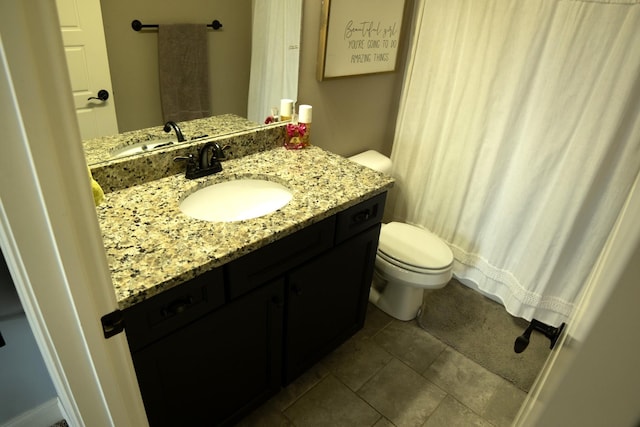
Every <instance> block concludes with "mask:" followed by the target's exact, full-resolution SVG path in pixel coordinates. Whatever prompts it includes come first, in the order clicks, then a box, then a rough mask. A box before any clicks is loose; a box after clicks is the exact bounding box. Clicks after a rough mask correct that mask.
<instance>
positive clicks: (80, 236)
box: [0, 0, 148, 427]
mask: <svg viewBox="0 0 640 427" xmlns="http://www.w3.org/2000/svg"><path fill="white" fill-rule="evenodd" d="M0 10H2V14H0V47H1V48H2V56H3V57H4V58H6V59H4V60H3V61H2V64H1V66H0V117H3V123H5V125H3V138H4V139H5V140H6V141H9V142H10V143H7V144H3V153H2V156H0V244H1V245H2V250H3V253H4V255H5V258H6V260H7V265H8V267H9V271H10V273H11V276H12V279H13V281H14V284H15V286H16V290H17V291H18V295H19V297H20V300H21V303H22V305H23V306H24V309H25V314H26V316H27V319H28V321H29V324H30V326H31V329H32V330H33V332H34V336H35V338H36V342H37V343H38V347H39V348H40V351H41V353H42V355H43V359H44V361H45V365H46V366H47V369H48V370H49V373H50V375H51V377H52V380H53V383H54V386H55V387H56V391H57V393H58V396H59V398H60V400H61V403H62V406H63V407H64V409H65V412H66V414H67V416H66V417H65V418H67V421H68V422H69V424H70V425H71V426H72V427H81V426H90V427H103V426H105V427H107V426H136V427H138V426H140V427H143V426H145V425H148V423H147V420H146V415H145V413H144V406H143V404H142V400H141V397H140V392H139V389H138V387H137V382H136V377H135V372H134V370H133V364H132V361H131V356H130V354H129V351H128V346H127V342H126V337H125V336H124V334H120V335H118V336H116V337H113V338H110V339H109V340H106V339H105V338H104V337H103V334H102V328H101V324H100V317H101V316H102V315H104V314H106V313H108V312H110V311H113V310H114V309H115V308H116V307H117V303H116V299H115V293H114V291H113V286H112V284H111V277H110V274H109V268H108V264H107V260H106V255H105V252H104V247H103V245H102V238H101V235H100V228H99V225H98V220H97V217H96V215H95V207H94V206H93V198H92V195H91V191H90V186H89V180H88V176H87V167H86V163H85V159H84V154H83V152H82V144H81V140H80V132H79V130H78V124H77V121H76V117H75V110H74V105H73V99H72V96H71V87H70V83H69V76H68V72H67V68H66V62H65V56H64V51H63V47H62V37H61V34H60V27H59V22H58V19H57V12H56V9H55V2H53V1H44V2H43V1H41V0H0ZM34 28H36V29H37V31H34Z"/></svg>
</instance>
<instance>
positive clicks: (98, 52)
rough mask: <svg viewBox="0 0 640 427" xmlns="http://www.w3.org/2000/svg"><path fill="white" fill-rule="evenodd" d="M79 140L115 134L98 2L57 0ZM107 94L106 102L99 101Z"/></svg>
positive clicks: (112, 102) (113, 107)
mask: <svg viewBox="0 0 640 427" xmlns="http://www.w3.org/2000/svg"><path fill="white" fill-rule="evenodd" d="M56 6H57V8H58V18H59V19H60V29H61V30H62V41H63V43H64V51H65V55H66V57H67V67H68V68H69V77H70V79H71V89H72V91H73V98H74V101H75V107H76V114H77V116H78V125H79V126H80V135H81V137H82V139H89V138H96V137H99V136H106V135H115V134H117V133H118V122H117V120H116V108H115V103H114V99H113V93H112V92H113V91H112V88H111V75H110V73H109V60H108V57H107V45H106V42H105V38H104V29H103V26H102V11H101V9H100V1H99V0H56ZM100 91H106V92H105V93H107V94H108V96H109V97H108V99H106V100H100V99H89V98H92V97H93V98H98V94H99V93H100Z"/></svg>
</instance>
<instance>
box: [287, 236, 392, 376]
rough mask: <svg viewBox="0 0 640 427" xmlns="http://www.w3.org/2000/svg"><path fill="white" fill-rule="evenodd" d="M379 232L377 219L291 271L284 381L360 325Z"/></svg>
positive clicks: (367, 295) (339, 342)
mask: <svg viewBox="0 0 640 427" xmlns="http://www.w3.org/2000/svg"><path fill="white" fill-rule="evenodd" d="M379 234H380V224H377V225H375V226H373V227H371V228H369V229H368V230H367V231H365V232H363V233H360V234H358V235H356V236H355V237H353V238H351V239H349V240H346V241H345V242H344V243H342V244H340V245H338V246H336V247H335V248H334V249H333V250H331V251H329V252H326V253H325V254H323V255H321V256H319V257H317V258H315V259H314V260H312V261H309V262H308V263H306V264H304V265H303V266H301V267H299V268H297V269H295V270H293V271H292V272H291V273H290V275H289V282H288V286H287V294H288V295H287V298H288V304H287V317H286V326H285V328H286V330H285V349H286V350H285V372H284V381H285V384H288V383H289V382H291V381H292V380H293V379H295V378H296V377H297V376H298V375H300V374H301V373H302V372H303V371H304V370H306V369H308V368H309V367H310V366H311V365H313V364H314V363H315V362H317V361H318V360H319V359H320V358H322V357H323V356H324V355H326V354H327V353H329V352H330V351H332V350H333V349H335V348H336V347H337V346H339V345H340V344H341V343H342V342H344V341H345V340H346V339H347V338H349V337H350V336H351V335H353V334H354V333H355V332H356V331H358V330H359V329H360V328H362V326H363V324H364V317H365V313H366V306H367V301H368V298H369V287H370V284H371V279H372V275H373V267H374V262H375V257H376V250H377V247H378V237H379Z"/></svg>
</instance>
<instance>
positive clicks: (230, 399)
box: [133, 280, 284, 427]
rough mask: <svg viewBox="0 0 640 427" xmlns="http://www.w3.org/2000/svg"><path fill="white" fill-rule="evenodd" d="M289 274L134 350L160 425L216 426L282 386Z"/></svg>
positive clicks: (152, 419) (151, 412) (153, 418)
mask: <svg viewBox="0 0 640 427" xmlns="http://www.w3.org/2000/svg"><path fill="white" fill-rule="evenodd" d="M283 294H284V283H283V280H277V281H274V282H271V283H269V284H267V285H265V286H263V287H261V288H259V289H257V290H255V291H254V292H252V293H250V294H247V295H246V296H245V297H243V298H239V299H238V300H236V301H234V302H233V303H232V304H228V305H226V306H224V307H222V308H220V309H219V310H217V311H215V312H213V313H211V314H209V315H207V316H205V317H203V318H201V319H199V320H197V321H195V322H193V323H191V324H189V325H187V326H186V327H184V328H182V329H180V330H178V331H176V332H174V333H172V334H170V335H169V336H167V337H165V338H162V339H161V340H159V341H157V342H155V343H153V344H151V345H149V346H147V347H145V348H144V349H142V350H140V351H137V352H134V353H133V362H134V366H135V369H136V373H137V376H138V382H139V384H140V390H141V392H142V398H143V400H144V404H145V407H146V410H147V416H148V418H149V423H150V425H151V426H152V427H153V426H214V425H224V424H227V423H231V422H233V421H234V420H235V419H236V418H237V417H238V416H239V415H241V414H243V413H244V412H245V411H247V410H249V409H251V408H253V407H254V406H256V405H257V404H259V403H261V402H262V401H264V400H266V398H268V397H269V396H270V395H272V394H274V393H275V392H277V391H278V390H279V387H280V382H281V373H282V368H281V367H282V327H283V326H282V321H283V302H284V295H283Z"/></svg>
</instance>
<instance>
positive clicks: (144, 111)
mask: <svg viewBox="0 0 640 427" xmlns="http://www.w3.org/2000/svg"><path fill="white" fill-rule="evenodd" d="M101 6H102V15H103V21H104V31H105V37H106V41H107V51H108V55H109V68H110V70H111V79H112V84H113V95H114V99H115V102H116V114H117V116H118V128H119V131H120V132H125V131H128V130H134V129H141V128H145V127H152V126H158V125H161V124H162V123H163V120H162V111H161V107H160V92H159V83H158V33H157V32H156V31H153V30H152V31H149V30H145V31H140V32H136V31H133V29H132V28H131V21H132V20H134V19H138V20H140V21H141V22H142V23H143V24H163V23H166V24H169V23H202V24H203V25H206V24H210V23H211V22H212V21H213V20H214V19H217V20H219V21H220V22H221V23H222V24H223V28H222V29H221V30H218V31H214V30H213V29H209V32H208V34H209V51H210V54H209V69H210V85H211V87H210V93H211V98H210V102H211V109H212V113H213V114H224V113H235V114H238V115H240V116H242V117H246V115H247V96H248V93H249V65H250V61H251V1H250V0H240V1H239V0H182V1H179V2H169V1H162V2H158V1H157V0H101Z"/></svg>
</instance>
